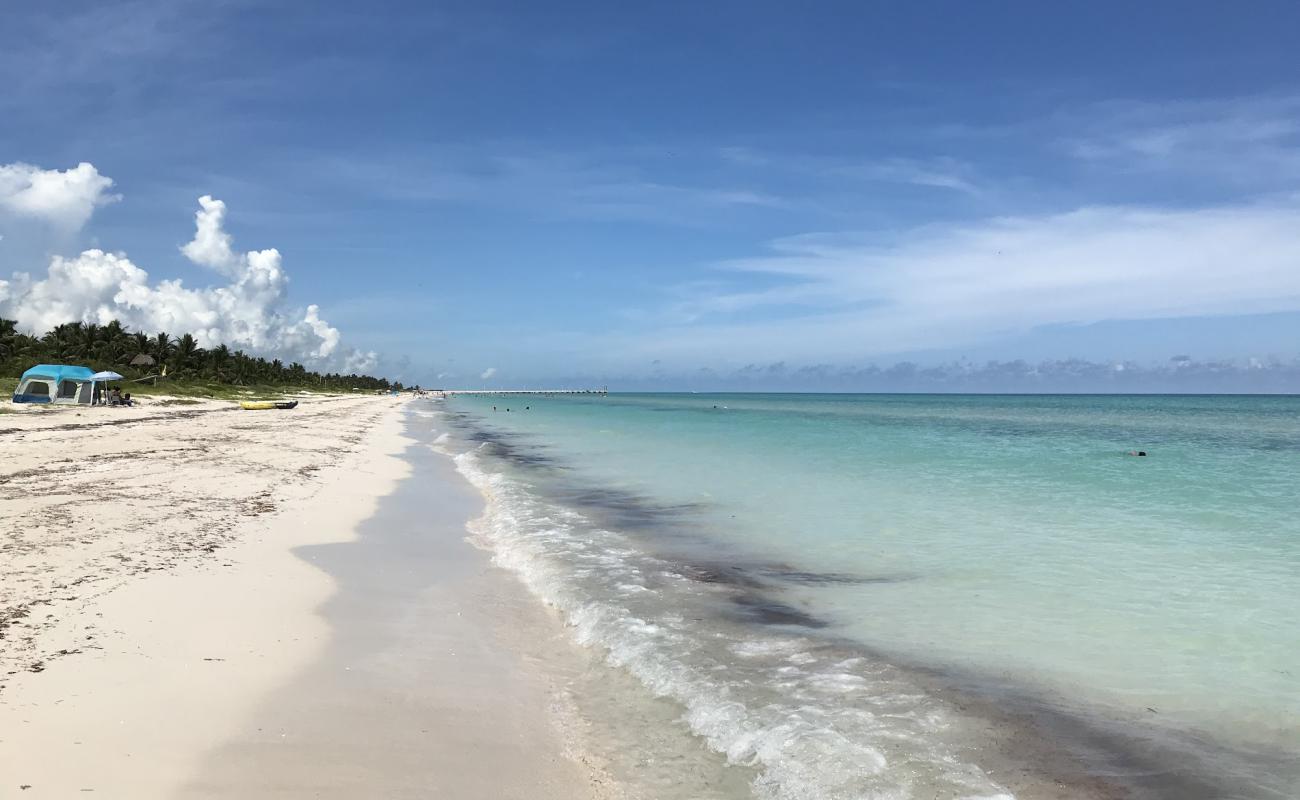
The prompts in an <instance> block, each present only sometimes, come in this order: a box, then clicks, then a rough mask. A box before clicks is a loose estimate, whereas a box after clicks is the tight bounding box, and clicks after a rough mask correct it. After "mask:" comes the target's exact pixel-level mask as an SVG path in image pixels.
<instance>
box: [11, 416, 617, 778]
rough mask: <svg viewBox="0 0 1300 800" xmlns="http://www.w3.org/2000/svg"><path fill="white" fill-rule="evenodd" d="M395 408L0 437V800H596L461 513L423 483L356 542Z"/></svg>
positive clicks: (516, 611) (467, 497) (552, 627)
mask: <svg viewBox="0 0 1300 800" xmlns="http://www.w3.org/2000/svg"><path fill="white" fill-rule="evenodd" d="M403 406H404V401H402V400H398V399H395V398H391V397H342V398H312V399H310V400H307V401H305V402H303V403H302V404H301V405H300V406H299V407H298V408H297V409H295V410H293V411H287V412H278V411H267V412H245V411H240V410H238V409H237V408H235V407H233V406H232V405H231V404H228V403H222V402H215V401H211V402H204V403H200V404H197V405H173V406H167V405H162V404H161V403H159V402H154V403H152V404H148V405H144V406H141V407H138V408H133V409H102V408H97V409H81V410H73V409H68V410H51V411H37V412H31V413H21V414H6V415H4V416H0V441H3V443H4V454H5V459H4V462H3V465H2V466H0V531H3V534H0V537H2V538H0V554H3V558H2V560H0V569H2V570H3V576H2V578H3V579H2V580H0V797H4V798H8V797H23V798H28V797H44V798H66V797H70V796H74V795H75V796H84V795H83V794H82V793H90V792H93V793H94V796H96V797H114V798H116V797H122V798H128V797H129V798H164V797H223V798H235V797H238V798H250V797H252V798H255V797H270V796H275V797H290V798H292V797H340V798H342V797H427V796H444V797H489V796H490V797H521V798H522V797H531V798H537V797H540V798H549V797H554V798H561V797H563V798H583V797H596V796H602V795H603V793H604V792H605V791H606V790H605V789H603V788H602V782H603V780H602V779H601V778H600V777H599V776H598V775H596V774H594V773H593V772H592V770H590V769H587V768H586V767H584V766H583V765H582V764H581V763H580V758H579V757H576V756H575V755H574V753H573V748H572V747H571V745H570V744H568V743H566V741H565V740H564V737H563V736H561V734H560V732H559V730H558V729H557V727H556V725H555V723H554V719H553V718H554V706H555V703H556V698H555V693H554V691H553V686H554V681H555V675H556V674H557V673H556V672H555V670H560V671H562V670H564V669H566V668H570V667H566V665H565V664H564V663H561V662H563V660H564V657H563V651H564V646H561V645H559V644H558V643H559V642H561V641H563V636H562V632H561V629H560V625H559V622H558V621H557V620H556V619H555V618H553V617H552V616H551V615H549V614H548V612H547V611H545V610H544V609H543V608H542V607H541V606H539V605H537V604H535V603H533V602H531V601H530V600H528V598H527V596H526V594H525V593H524V590H523V588H522V587H521V586H520V585H518V584H517V583H515V582H514V581H513V579H512V578H510V577H509V576H508V575H506V574H505V573H504V572H502V571H500V570H497V569H495V568H493V567H490V566H489V565H488V563H487V559H486V556H484V555H483V554H482V553H480V552H479V551H477V550H475V549H474V548H472V547H471V546H470V545H468V544H467V543H466V542H465V541H464V537H465V528H464V526H465V523H466V521H467V520H469V519H470V518H471V517H472V516H473V515H475V514H476V513H477V511H478V503H479V502H480V501H479V500H478V496H477V494H476V493H475V492H474V491H473V490H472V489H471V488H470V487H469V486H468V485H466V484H464V483H463V482H461V481H460V479H459V478H458V477H457V476H456V475H455V473H454V471H453V470H452V469H451V467H450V465H449V464H447V463H441V465H437V464H432V465H429V466H428V468H429V469H439V470H441V472H440V473H439V480H435V481H429V482H426V483H424V484H422V486H421V487H419V502H418V506H417V505H414V504H410V503H408V504H407V505H405V506H401V507H399V508H396V509H393V510H391V511H390V512H389V513H390V514H399V515H404V516H402V517H401V519H403V520H405V521H407V522H409V523H411V524H409V525H396V524H394V523H393V522H392V519H396V518H397V517H392V518H390V520H389V522H387V523H385V522H383V521H382V517H381V518H380V520H379V522H378V523H375V522H374V520H375V518H376V514H377V513H379V512H380V510H381V506H382V505H383V503H384V502H386V501H385V500H384V498H386V497H387V496H389V495H391V494H392V493H393V492H394V491H395V490H396V489H397V487H398V486H399V484H400V482H401V481H402V479H403V478H404V477H406V476H407V475H409V474H410V470H411V465H410V462H409V461H408V460H407V459H404V458H403V451H404V449H405V448H406V447H407V445H408V444H409V440H407V439H406V438H405V437H404V436H403V435H402V410H403ZM430 457H432V456H430ZM438 458H440V457H438ZM368 520H370V521H372V522H371V523H370V524H372V525H376V527H374V528H371V529H367V528H365V526H366V524H367V521H368ZM365 530H378V531H379V532H380V533H384V532H391V533H393V534H394V535H395V536H396V538H393V539H391V540H384V541H374V542H370V543H369V544H367V540H366V538H365V535H362V533H361V532H362V531H365ZM340 548H342V549H340ZM349 548H356V549H349ZM322 565H325V566H326V568H325V569H322ZM528 642H533V643H535V644H537V646H538V647H540V648H541V649H540V650H539V649H538V647H535V648H533V650H531V651H530V650H529V647H528V645H527V643H528ZM543 650H544V651H545V652H546V653H547V654H549V655H547V656H545V657H539V656H538V652H541V651H543ZM557 654H559V655H557ZM547 659H550V660H551V661H552V662H554V663H545V662H546V661H547Z"/></svg>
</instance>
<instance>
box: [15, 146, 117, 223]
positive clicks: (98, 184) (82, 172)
mask: <svg viewBox="0 0 1300 800" xmlns="http://www.w3.org/2000/svg"><path fill="white" fill-rule="evenodd" d="M112 186H113V181H112V180H111V179H110V178H108V177H106V176H104V175H100V174H99V170H97V169H95V167H94V165H92V164H88V163H86V162H84V161H83V162H82V163H80V164H78V165H77V166H75V167H73V168H72V169H66V170H62V171H60V170H55V169H49V170H47V169H41V168H40V167H36V166H32V165H31V164H23V163H17V164H0V211H5V212H9V213H11V214H14V215H16V216H20V217H26V218H34V219H38V220H41V221H42V222H45V223H47V224H50V225H54V226H56V227H58V228H61V229H63V230H67V231H76V230H80V228H81V227H82V226H83V225H85V224H86V221H87V220H89V219H90V215H91V214H93V213H94V211H95V209H96V208H97V207H99V206H102V205H105V204H107V203H112V202H115V201H117V200H119V199H121V197H120V196H119V195H115V194H110V193H109V189H110V188H112Z"/></svg>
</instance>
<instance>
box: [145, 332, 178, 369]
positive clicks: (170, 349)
mask: <svg viewBox="0 0 1300 800" xmlns="http://www.w3.org/2000/svg"><path fill="white" fill-rule="evenodd" d="M175 347H176V344H175V343H174V342H173V341H172V338H171V337H170V336H168V335H167V334H165V333H159V334H158V335H157V336H155V337H154V338H153V339H152V340H150V342H149V349H148V352H149V355H151V356H153V360H154V363H156V364H157V365H158V368H159V369H162V365H163V364H165V363H167V362H168V361H170V360H171V357H172V353H174V352H175Z"/></svg>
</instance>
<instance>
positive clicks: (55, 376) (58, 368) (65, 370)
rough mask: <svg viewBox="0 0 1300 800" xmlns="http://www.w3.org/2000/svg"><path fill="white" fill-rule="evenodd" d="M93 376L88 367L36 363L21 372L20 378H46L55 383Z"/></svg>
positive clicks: (82, 379) (84, 379)
mask: <svg viewBox="0 0 1300 800" xmlns="http://www.w3.org/2000/svg"><path fill="white" fill-rule="evenodd" d="M93 376H94V373H93V372H91V371H90V368H89V367H73V366H69V365H67V364H37V365H36V366H34V367H32V368H31V369H29V370H27V371H26V372H24V373H23V377H22V379H21V380H24V381H25V380H27V379H28V378H47V379H49V380H51V381H53V382H54V383H55V384H59V383H62V382H63V381H78V382H81V381H88V380H90V379H91V378H92V377H93Z"/></svg>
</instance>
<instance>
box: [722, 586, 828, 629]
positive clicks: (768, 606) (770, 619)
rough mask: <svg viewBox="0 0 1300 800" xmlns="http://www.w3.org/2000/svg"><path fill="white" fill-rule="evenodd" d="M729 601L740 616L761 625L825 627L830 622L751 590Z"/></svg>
mask: <svg viewBox="0 0 1300 800" xmlns="http://www.w3.org/2000/svg"><path fill="white" fill-rule="evenodd" d="M731 602H732V603H734V604H735V605H736V606H737V607H738V608H739V609H740V613H741V616H742V617H744V618H745V619H747V620H750V621H753V622H758V623H761V624H763V625H798V626H800V627H803V628H825V627H826V626H828V625H829V624H830V623H828V622H826V621H825V620H823V619H818V618H817V617H814V616H813V615H812V614H809V613H808V612H807V611H803V610H801V609H798V608H795V607H794V606H792V605H789V604H788V603H782V602H780V601H779V600H773V599H771V598H770V597H764V596H762V595H760V594H754V593H751V592H746V593H744V594H738V595H736V596H735V597H733V598H731Z"/></svg>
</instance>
